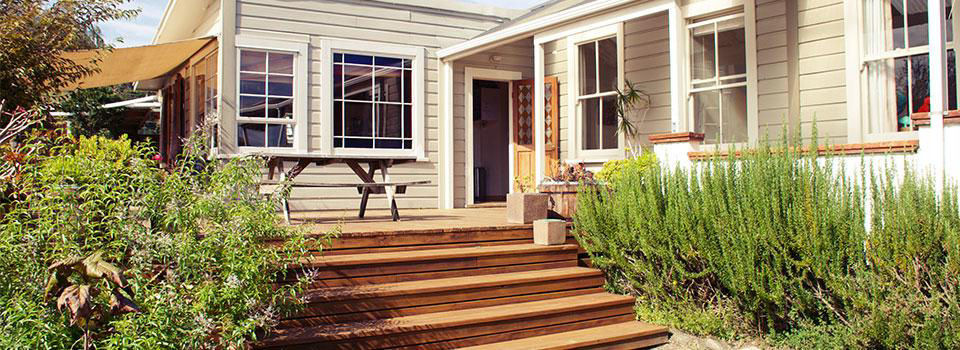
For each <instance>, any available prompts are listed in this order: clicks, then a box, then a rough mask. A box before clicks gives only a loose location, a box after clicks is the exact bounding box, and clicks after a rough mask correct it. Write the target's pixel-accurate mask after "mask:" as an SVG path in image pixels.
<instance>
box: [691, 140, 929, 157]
mask: <svg viewBox="0 0 960 350" xmlns="http://www.w3.org/2000/svg"><path fill="white" fill-rule="evenodd" d="M918 148H920V141H919V140H906V141H886V142H870V143H851V144H842V145H833V146H820V147H819V148H818V149H817V154H819V155H860V154H893V153H914V152H916V151H917V149H918ZM801 150H802V151H804V152H806V151H808V150H809V148H808V147H803V148H802V149H801ZM744 152H749V151H736V153H734V155H733V156H734V158H740V157H742V156H743V154H744ZM687 156H689V157H690V160H709V159H714V158H725V157H728V156H730V152H729V151H719V152H689V153H687Z"/></svg>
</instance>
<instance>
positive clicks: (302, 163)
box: [270, 159, 310, 225]
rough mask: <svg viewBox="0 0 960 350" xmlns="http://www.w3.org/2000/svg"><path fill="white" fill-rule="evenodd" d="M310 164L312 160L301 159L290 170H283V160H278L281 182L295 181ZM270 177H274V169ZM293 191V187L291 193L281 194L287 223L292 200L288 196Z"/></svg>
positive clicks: (288, 222)
mask: <svg viewBox="0 0 960 350" xmlns="http://www.w3.org/2000/svg"><path fill="white" fill-rule="evenodd" d="M308 165H310V160H308V159H300V160H297V165H294V166H293V168H290V171H287V172H284V171H283V160H277V161H276V166H277V170H278V171H279V172H280V183H285V182H286V181H287V180H290V181H293V178H295V177H297V175H300V173H301V172H302V171H303V169H306V168H307V166H308ZM270 177H271V178H272V177H273V174H272V171H271V175H270ZM282 186H286V185H282ZM292 193H293V188H292V187H291V189H290V193H287V194H286V195H282V196H280V201H281V203H282V204H283V218H284V219H285V220H286V221H287V225H289V224H290V200H289V199H287V196H289V195H290V194H292Z"/></svg>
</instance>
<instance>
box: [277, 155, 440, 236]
mask: <svg viewBox="0 0 960 350" xmlns="http://www.w3.org/2000/svg"><path fill="white" fill-rule="evenodd" d="M264 156H265V157H266V158H267V169H268V173H267V178H268V179H269V181H267V182H265V183H268V184H270V183H274V184H278V183H281V182H283V181H286V180H290V181H291V185H292V186H295V187H320V188H324V187H326V188H337V187H339V188H349V187H355V188H356V189H357V193H359V194H360V195H361V198H360V211H359V213H358V217H359V218H361V219H362V218H363V216H364V213H365V212H366V210H367V202H368V200H369V198H370V195H371V194H384V193H385V194H386V195H387V200H388V201H389V202H390V215H391V217H392V219H393V221H399V220H400V213H399V211H398V210H397V200H396V195H397V194H404V193H406V191H407V187H408V186H417V185H426V184H429V183H430V181H429V180H422V181H407V182H395V181H390V173H389V170H388V169H390V167H392V166H394V165H397V164H403V163H408V162H414V161H416V159H415V158H396V157H391V158H382V157H359V156H350V157H331V156H312V155H277V154H267V155H264ZM284 162H294V163H295V164H294V166H293V167H292V168H290V169H289V170H287V171H284ZM310 164H315V165H317V166H325V165H330V164H346V165H347V166H348V167H350V169H351V170H353V172H354V174H356V175H357V177H359V178H360V181H361V182H360V183H315V182H293V179H294V178H296V177H297V175H300V173H301V172H303V170H304V169H306V168H307V167H308V166H309V165H310ZM361 164H366V165H367V168H366V169H364V168H363V166H362V165H361ZM377 171H380V176H381V179H382V180H383V181H381V182H377V181H376V180H374V176H375V175H376V172H377ZM277 174H279V175H280V181H279V182H272V181H273V179H274V177H275V176H276V175H277ZM282 201H283V215H284V218H285V219H286V220H287V223H289V222H290V203H289V201H287V198H286V197H284V198H283V199H282Z"/></svg>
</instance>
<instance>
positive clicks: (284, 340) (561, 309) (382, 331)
mask: <svg viewBox="0 0 960 350" xmlns="http://www.w3.org/2000/svg"><path fill="white" fill-rule="evenodd" d="M633 303H634V299H633V298H632V297H629V296H623V295H615V294H610V293H596V294H586V295H578V296H572V297H566V298H558V299H549V300H538V301H531V302H524V303H516V304H507V305H497V306H489V307H481V308H472V309H464V310H454V311H443V312H435V313H428V314H419V315H412V316H402V317H396V318H389V319H382V320H376V321H372V322H366V321H365V322H354V323H343V324H335V325H325V326H319V327H306V328H296V329H283V330H279V331H277V332H276V333H275V334H274V335H273V336H272V337H270V338H267V339H265V340H264V341H263V342H261V343H260V344H258V346H282V345H284V344H288V343H290V342H293V343H302V342H317V341H337V340H347V339H356V338H362V337H370V336H381V335H388V334H399V333H406V332H422V331H426V330H437V329H443V328H451V327H459V326H468V325H471V324H484V323H491V322H498V321H503V320H509V319H522V318H526V317H542V316H545V315H556V314H564V313H571V312H577V311H580V310H588V309H592V308H603V307H616V306H619V305H623V306H627V307H629V306H631V305H633Z"/></svg>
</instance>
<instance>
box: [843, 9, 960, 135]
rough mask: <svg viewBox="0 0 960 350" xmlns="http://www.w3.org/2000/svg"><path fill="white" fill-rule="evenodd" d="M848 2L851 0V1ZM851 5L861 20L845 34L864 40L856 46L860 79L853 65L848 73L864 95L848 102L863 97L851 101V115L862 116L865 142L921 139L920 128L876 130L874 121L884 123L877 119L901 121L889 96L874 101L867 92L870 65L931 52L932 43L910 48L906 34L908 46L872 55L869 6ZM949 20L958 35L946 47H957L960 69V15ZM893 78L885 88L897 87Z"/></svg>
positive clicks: (886, 79)
mask: <svg viewBox="0 0 960 350" xmlns="http://www.w3.org/2000/svg"><path fill="white" fill-rule="evenodd" d="M847 1H849V0H847ZM889 1H902V0H889ZM883 4H887V2H886V1H884V2H883ZM847 6H852V7H851V8H848V9H847V10H848V11H849V10H854V11H855V13H856V18H857V19H858V20H857V21H854V23H855V28H851V26H846V33H845V34H846V35H847V36H852V37H851V38H854V39H851V40H856V38H859V41H860V43H859V44H857V45H856V47H857V51H856V53H857V57H858V60H857V61H856V67H855V69H856V71H854V74H855V77H856V79H853V80H851V79H849V77H850V74H851V70H850V69H849V68H848V75H847V76H848V81H854V82H855V84H857V86H855V88H856V89H857V91H859V97H861V98H856V99H850V96H848V101H853V100H859V101H861V102H860V103H851V104H850V105H851V106H849V107H848V113H849V115H851V116H854V117H851V118H856V119H858V120H857V123H858V126H859V128H860V130H861V132H862V135H863V141H865V142H881V141H894V140H915V139H917V138H918V137H919V135H920V134H919V131H917V130H909V131H899V130H893V131H876V130H874V128H873V127H872V126H871V124H879V123H880V120H879V119H873V118H894V119H893V120H894V123H895V124H897V123H898V121H897V120H896V118H897V117H896V115H891V114H890V113H889V112H890V111H889V110H888V108H887V107H888V106H886V105H885V104H888V103H889V99H886V98H884V101H874V100H873V99H872V98H871V93H870V91H867V89H870V84H869V82H870V72H869V71H867V65H868V64H870V63H872V62H876V61H882V60H889V59H897V58H905V57H906V58H909V57H910V56H915V55H923V54H928V53H930V46H929V44H928V45H923V46H916V47H910V44H909V40H910V39H909V36H905V37H904V39H905V40H906V42H904V45H905V46H906V48H900V49H886V48H883V49H876V48H875V49H874V50H877V51H879V52H878V53H875V54H869V53H868V50H870V49H869V48H868V47H867V46H868V45H871V43H870V42H869V41H868V40H867V38H866V37H865V31H866V25H867V24H866V23H867V21H868V19H867V18H866V16H867V13H866V11H865V10H866V8H865V6H866V5H865V4H864V1H862V0H860V1H854V2H853V3H852V4H847ZM954 10H956V9H954ZM878 11H879V10H877V11H873V12H872V13H874V14H876V13H877V12H878ZM885 20H886V19H880V21H885ZM947 20H948V21H952V22H953V28H954V33H953V35H954V38H953V41H948V42H947V45H946V47H947V49H948V50H954V60H955V62H954V67H957V69H958V71H960V66H957V64H958V63H960V55H958V52H960V51H958V50H957V44H958V42H957V38H956V35H957V29H956V28H958V25H960V18H958V17H957V16H956V15H954V16H953V18H952V19H947ZM904 24H905V25H906V23H904ZM883 25H884V26H885V25H886V23H885V22H883ZM851 30H853V31H854V32H852V33H851ZM906 30H907V27H904V31H906ZM884 35H890V34H889V33H884ZM849 47H850V45H849V44H848V48H849ZM944 58H945V59H946V58H947V57H946V56H945V57H944ZM848 64H849V62H848ZM908 71H909V68H908ZM877 74H879V73H877ZM955 78H956V79H957V82H956V83H957V86H958V87H960V74H957V75H956V77H955ZM893 79H895V77H890V76H887V77H884V79H883V82H882V83H883V84H884V85H886V87H885V89H887V91H893V90H895V89H896V86H895V84H896V82H895V81H894V80H893ZM907 79H909V80H911V81H912V80H913V77H912V74H909V75H908V76H907ZM910 85H913V84H910ZM908 91H911V92H910V93H909V95H910V100H911V101H908V103H907V106H908V112H907V114H908V115H911V114H913V108H910V106H911V105H912V104H913V101H912V99H913V93H912V90H909V89H908ZM948 94H949V92H948V91H944V96H945V98H947V99H948V100H949V95H948ZM958 94H960V88H958ZM848 95H849V92H848ZM958 101H960V96H958ZM894 102H895V100H894ZM958 108H960V106H958ZM850 111H853V113H851V112H850ZM861 111H864V113H861ZM875 111H881V112H886V113H883V114H884V115H879V114H877V113H875ZM893 113H894V114H895V113H896V111H893ZM855 133H856V130H851V131H850V134H851V136H849V137H848V139H849V141H850V142H858V140H857V139H856V138H854V135H853V134H855Z"/></svg>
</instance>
